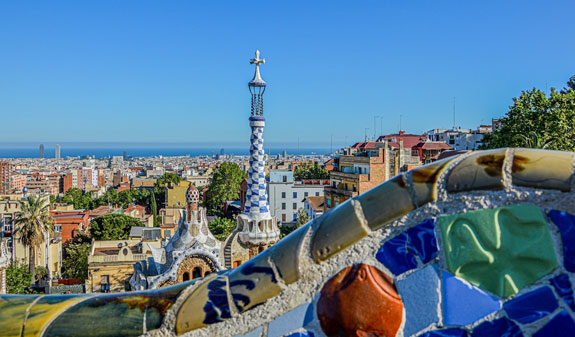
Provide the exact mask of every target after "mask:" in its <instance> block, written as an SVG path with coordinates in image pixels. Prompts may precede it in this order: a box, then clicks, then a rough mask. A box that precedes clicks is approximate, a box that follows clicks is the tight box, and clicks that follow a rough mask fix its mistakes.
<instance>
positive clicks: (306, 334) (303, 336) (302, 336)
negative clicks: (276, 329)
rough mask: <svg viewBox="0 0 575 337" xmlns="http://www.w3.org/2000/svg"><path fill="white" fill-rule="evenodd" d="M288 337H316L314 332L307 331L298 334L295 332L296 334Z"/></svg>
mask: <svg viewBox="0 0 575 337" xmlns="http://www.w3.org/2000/svg"><path fill="white" fill-rule="evenodd" d="M268 336H270V337H271V335H268ZM286 337H314V335H313V332H311V331H307V330H306V331H297V332H294V333H292V334H291V335H289V336H286Z"/></svg>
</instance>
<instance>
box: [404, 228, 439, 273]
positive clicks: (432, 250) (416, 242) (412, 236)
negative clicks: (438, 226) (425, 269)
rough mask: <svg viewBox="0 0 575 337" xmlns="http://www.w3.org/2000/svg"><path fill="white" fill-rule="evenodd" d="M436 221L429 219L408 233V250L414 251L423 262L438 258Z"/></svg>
mask: <svg viewBox="0 0 575 337" xmlns="http://www.w3.org/2000/svg"><path fill="white" fill-rule="evenodd" d="M434 227H435V221H434V220H433V219H428V220H425V221H424V222H422V223H421V224H419V225H417V226H415V227H413V228H411V229H410V230H408V231H407V235H408V236H409V241H408V242H407V244H408V249H409V251H410V252H411V251H414V252H415V253H416V254H417V255H418V256H419V258H420V259H421V262H423V263H427V262H429V261H431V260H432V259H434V258H436V257H437V240H436V239H435V232H434V231H433V228H434Z"/></svg>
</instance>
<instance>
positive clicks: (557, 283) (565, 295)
mask: <svg viewBox="0 0 575 337" xmlns="http://www.w3.org/2000/svg"><path fill="white" fill-rule="evenodd" d="M549 283H551V285H553V288H555V291H556V292H557V294H559V296H561V298H562V299H563V302H565V304H567V305H568V306H569V308H571V310H573V311H575V298H573V288H572V287H571V281H569V276H568V275H567V274H561V275H558V276H555V277H554V278H552V279H551V280H549Z"/></svg>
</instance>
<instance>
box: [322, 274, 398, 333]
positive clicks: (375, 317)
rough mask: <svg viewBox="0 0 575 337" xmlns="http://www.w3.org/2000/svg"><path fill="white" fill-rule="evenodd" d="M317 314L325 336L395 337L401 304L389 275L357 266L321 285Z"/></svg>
mask: <svg viewBox="0 0 575 337" xmlns="http://www.w3.org/2000/svg"><path fill="white" fill-rule="evenodd" d="M317 315H318V318H319V321H320V324H321V328H322V330H323V331H324V333H325V334H326V335H328V336H337V335H341V336H366V335H370V334H373V335H377V336H395V335H396V333H397V331H398V330H399V328H400V326H401V322H402V319H403V304H402V302H401V298H400V297H399V295H398V294H397V291H396V289H395V285H394V284H393V280H392V279H391V278H390V277H389V276H387V275H386V274H385V273H383V272H382V271H380V270H379V269H377V268H375V267H373V266H369V265H366V264H357V265H354V266H351V267H347V268H345V269H343V270H341V271H340V272H339V273H337V274H336V275H334V276H333V277H332V278H331V279H330V280H328V281H327V282H326V283H325V284H324V286H323V288H322V290H321V295H320V298H319V300H318V302H317Z"/></svg>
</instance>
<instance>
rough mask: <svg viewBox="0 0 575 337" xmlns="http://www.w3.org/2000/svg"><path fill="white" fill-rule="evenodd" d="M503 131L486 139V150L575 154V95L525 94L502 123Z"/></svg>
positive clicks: (514, 101) (535, 90) (530, 92)
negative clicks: (551, 151)
mask: <svg viewBox="0 0 575 337" xmlns="http://www.w3.org/2000/svg"><path fill="white" fill-rule="evenodd" d="M501 125H502V126H501V129H500V130H496V131H494V132H493V134H490V135H485V137H484V139H483V144H484V145H483V146H482V149H493V148H500V147H531V148H546V149H551V150H561V151H574V150H575V91H573V89H569V90H568V91H565V92H558V91H556V90H555V89H553V88H552V89H551V93H550V94H549V97H547V96H546V95H545V93H544V92H542V91H541V90H538V89H535V88H533V90H528V91H523V92H522V93H521V95H520V96H519V97H517V98H514V99H513V105H512V106H510V107H509V111H508V112H507V113H506V115H505V117H503V118H502V120H501Z"/></svg>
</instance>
